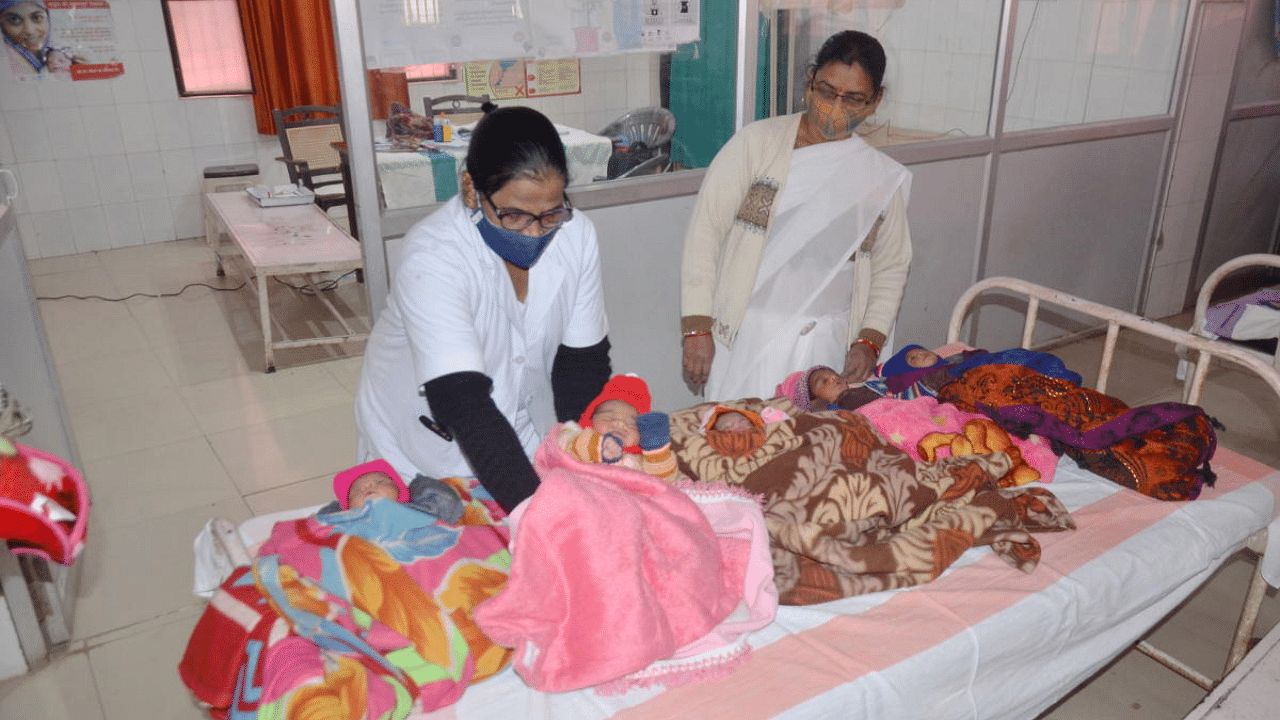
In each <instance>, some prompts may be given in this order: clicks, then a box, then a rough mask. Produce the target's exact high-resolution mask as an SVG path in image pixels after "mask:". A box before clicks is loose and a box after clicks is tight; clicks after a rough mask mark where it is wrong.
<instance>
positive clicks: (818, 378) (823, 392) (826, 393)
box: [809, 369, 849, 409]
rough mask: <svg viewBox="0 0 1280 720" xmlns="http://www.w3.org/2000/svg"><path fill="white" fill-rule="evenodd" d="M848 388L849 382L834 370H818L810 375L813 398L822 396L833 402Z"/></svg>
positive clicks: (810, 392) (810, 388) (810, 389)
mask: <svg viewBox="0 0 1280 720" xmlns="http://www.w3.org/2000/svg"><path fill="white" fill-rule="evenodd" d="M848 389H849V384H848V383H846V382H845V381H844V379H843V378H841V377H840V374H839V373H837V372H835V371H834V370H826V369H823V370H817V371H815V372H814V373H813V374H812V375H810V376H809V397H811V398H815V399H818V398H820V399H822V400H826V401H827V402H829V403H833V402H835V401H836V398H838V397H840V393H842V392H844V391H845V390H848ZM817 409H821V408H817Z"/></svg>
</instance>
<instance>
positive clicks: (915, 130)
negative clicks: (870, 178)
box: [757, 0, 1004, 145]
mask: <svg viewBox="0 0 1280 720" xmlns="http://www.w3.org/2000/svg"><path fill="white" fill-rule="evenodd" d="M1003 6H1004V3H1003V2H1001V0H836V1H835V2H830V3H824V4H821V5H819V4H815V3H810V2H806V1H804V0H761V3H760V10H761V37H762V42H761V47H760V50H759V54H758V61H759V65H760V72H759V77H760V81H759V83H760V84H759V87H758V89H757V116H758V117H765V116H772V115H782V114H786V113H791V112H797V111H799V110H801V109H802V108H803V102H804V90H805V82H806V81H807V76H808V71H809V66H810V64H811V63H812V62H813V59H814V58H815V57H816V55H817V53H818V49H819V48H820V47H821V45H822V43H823V41H824V40H826V39H827V38H828V37H829V36H831V35H832V34H834V33H836V32H838V31H841V30H861V31H863V32H866V33H869V34H871V35H873V36H875V37H876V38H877V39H879V40H880V42H881V44H883V45H884V49H885V54H886V55H887V56H888V67H887V68H886V71H885V80H884V86H885V97H884V100H883V101H882V102H881V103H880V107H879V108H878V109H877V111H876V114H875V115H873V116H872V117H871V118H870V119H869V120H868V121H867V122H865V123H863V125H862V127H861V128H859V133H865V135H866V137H867V139H868V141H869V142H872V143H873V144H878V145H889V144H900V143H908V142H917V141H920V140H931V139H938V138H944V137H969V136H982V135H986V134H987V127H988V124H989V122H988V121H989V118H990V109H991V87H992V78H993V75H994V68H995V61H996V57H995V55H996V48H997V46H998V41H999V35H1000V24H1001V17H1002V13H1003Z"/></svg>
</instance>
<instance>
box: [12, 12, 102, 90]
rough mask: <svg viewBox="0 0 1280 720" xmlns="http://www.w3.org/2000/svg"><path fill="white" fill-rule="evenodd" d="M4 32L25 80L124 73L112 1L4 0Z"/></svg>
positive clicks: (16, 67)
mask: <svg viewBox="0 0 1280 720" xmlns="http://www.w3.org/2000/svg"><path fill="white" fill-rule="evenodd" d="M0 32H3V35H4V50H5V55H6V56H8V58H9V68H10V71H11V72H12V73H13V76H14V77H15V78H17V79H19V80H40V79H43V78H45V77H48V78H61V79H69V80H101V79H103V78H112V77H116V76H117V75H121V74H123V73H124V63H122V62H120V59H119V53H118V49H117V47H116V37H115V23H114V22H112V19H111V5H110V3H108V2H107V0H0Z"/></svg>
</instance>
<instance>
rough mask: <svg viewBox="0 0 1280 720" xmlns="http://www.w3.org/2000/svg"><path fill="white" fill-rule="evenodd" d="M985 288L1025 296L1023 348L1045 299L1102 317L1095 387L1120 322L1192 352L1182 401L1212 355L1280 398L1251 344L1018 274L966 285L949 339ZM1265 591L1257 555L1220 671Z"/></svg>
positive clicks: (1247, 632)
mask: <svg viewBox="0 0 1280 720" xmlns="http://www.w3.org/2000/svg"><path fill="white" fill-rule="evenodd" d="M1246 264H1248V263H1246ZM1235 267H1238V266H1235ZM1223 275H1225V272H1224V273H1223ZM1218 277H1220V276H1218V275H1215V281H1216V279H1217V278H1218ZM989 291H1001V292H1003V293H1004V294H1005V295H1006V296H1007V295H1008V294H1010V293H1012V294H1014V295H1019V296H1025V297H1026V299H1027V309H1026V316H1025V318H1024V322H1023V326H1022V344H1021V347H1022V348H1024V349H1030V346H1031V338H1032V332H1033V331H1034V330H1035V326H1036V322H1037V319H1038V315H1039V312H1040V305H1041V304H1042V303H1049V304H1051V305H1056V306H1058V307H1061V308H1065V309H1068V310H1072V311H1074V312H1077V313H1080V314H1083V315H1087V316H1090V317H1093V318H1097V319H1099V320H1103V321H1105V322H1106V325H1107V337H1106V342H1105V344H1104V345H1103V349H1102V360H1101V362H1100V364H1099V367H1098V381H1097V382H1096V383H1095V388H1096V389H1097V390H1098V392H1104V393H1105V392H1106V391H1107V378H1108V376H1109V375H1110V373H1111V363H1112V360H1113V359H1114V357H1115V347H1116V338H1117V337H1118V335H1119V333H1120V328H1122V327H1123V328H1128V329H1130V330H1134V331H1137V332H1139V333H1142V334H1143V335H1146V336H1148V337H1153V338H1160V339H1162V340H1166V341H1168V342H1169V343H1172V344H1173V346H1174V347H1173V349H1174V352H1175V353H1178V354H1179V355H1183V356H1188V355H1189V356H1191V359H1189V360H1186V362H1189V363H1190V364H1191V365H1192V366H1193V371H1192V372H1191V373H1190V374H1189V375H1188V376H1187V379H1186V381H1185V382H1184V384H1183V388H1182V401H1183V402H1185V403H1191V404H1196V403H1198V402H1199V400H1200V393H1201V391H1202V390H1203V387H1204V378H1205V375H1206V373H1208V371H1209V365H1210V363H1211V361H1212V360H1213V359H1214V358H1218V359H1221V360H1226V361H1229V362H1232V363H1235V364H1237V365H1240V366H1242V367H1244V368H1246V369H1248V370H1251V371H1253V372H1254V373H1255V374H1256V375H1258V376H1259V377H1260V378H1262V379H1263V381H1265V382H1266V383H1267V385H1269V386H1270V387H1271V389H1272V390H1273V391H1274V392H1275V393H1276V398H1277V400H1278V401H1280V368H1275V367H1272V366H1271V365H1269V364H1268V363H1266V362H1264V361H1263V360H1261V359H1260V358H1259V357H1258V356H1257V355H1256V354H1254V353H1253V352H1252V351H1250V350H1246V349H1243V348H1240V347H1235V346H1233V345H1229V344H1227V343H1224V342H1222V341H1219V340H1211V339H1208V338H1205V337H1201V336H1199V335H1196V334H1194V333H1192V332H1190V331H1187V330H1180V329H1178V328H1174V327H1170V326H1168V325H1163V324H1161V323H1158V322H1155V321H1153V320H1148V319H1147V318H1144V317H1141V316H1139V315H1134V314H1133V313H1131V312H1125V311H1124V310H1118V309H1116V308H1113V307H1108V306H1106V305H1102V304H1099V303H1096V302H1092V301H1089V300H1085V299H1083V298H1079V297H1076V296H1074V295H1070V294H1068V293H1064V292H1060V291H1058V290H1053V289H1051V288H1047V287H1044V286H1043V285H1037V284H1035V283H1031V282H1027V281H1025V280H1018V279H1017V278H1011V277H991V278H987V279H985V280H980V281H979V282H977V283H975V284H974V285H972V286H971V287H970V288H969V289H968V290H966V291H965V292H964V293H963V294H962V295H961V296H960V299H959V300H957V301H956V307H955V310H953V311H952V313H951V324H950V326H949V327H948V329H947V342H948V343H954V342H959V341H960V328H961V326H962V325H963V324H964V321H965V318H966V317H967V316H968V315H969V312H970V310H971V307H972V305H973V303H974V301H975V300H977V299H978V297H979V296H981V295H982V294H983V293H986V292H989ZM1202 295H1203V294H1202ZM1202 299H1203V298H1202ZM1197 318H1198V319H1203V312H1202V309H1201V308H1199V307H1197ZM1266 546H1267V529H1266V528H1263V529H1262V530H1259V531H1258V532H1256V533H1254V534H1253V535H1251V536H1250V537H1249V539H1248V540H1246V541H1245V544H1244V547H1246V548H1248V549H1249V550H1252V551H1253V552H1255V553H1258V554H1259V555H1262V554H1264V553H1265V552H1266V549H1267V547H1266ZM1265 591H1266V581H1265V580H1264V579H1263V578H1262V563H1261V560H1259V562H1258V564H1257V565H1256V566H1255V567H1254V570H1253V573H1252V577H1251V578H1250V580H1249V588H1248V589H1247V590H1246V591H1245V601H1244V607H1243V608H1242V610H1241V613H1240V619H1239V620H1238V621H1237V624H1236V630H1235V633H1234V635H1233V636H1232V640H1231V648H1230V650H1229V651H1228V654H1227V663H1226V667H1225V669H1224V675H1225V674H1226V673H1229V672H1231V670H1232V669H1234V668H1235V667H1236V665H1238V664H1239V663H1240V661H1241V659H1243V658H1244V655H1245V652H1246V651H1247V650H1248V648H1249V642H1250V639H1251V638H1252V636H1253V630H1254V628H1255V627H1256V625H1257V620H1258V611H1259V609H1260V607H1261V605H1262V598H1263V594H1264V592H1265ZM1134 647H1135V648H1136V649H1137V650H1139V651H1141V652H1142V653H1144V654H1146V655H1148V656H1150V657H1151V658H1152V659H1153V660H1155V661H1157V662H1159V663H1160V664H1162V665H1164V666H1165V667H1167V668H1169V669H1171V670H1173V671H1174V672H1176V673H1178V674H1179V675H1182V676H1183V677H1185V678H1187V679H1188V680H1190V681H1191V682H1193V683H1195V684H1197V685H1199V686H1200V687H1202V688H1204V689H1206V690H1210V689H1212V688H1213V687H1214V686H1215V685H1216V684H1217V681H1216V680H1214V679H1213V678H1210V677H1208V676H1207V675H1205V674H1204V673H1202V672H1200V671H1199V670H1197V669H1195V668H1194V667H1192V666H1191V665H1190V664H1189V663H1187V662H1185V661H1183V660H1181V659H1179V658H1176V657H1174V656H1172V655H1170V654H1169V653H1168V652H1165V651H1164V650H1161V649H1160V648H1157V647H1155V646H1154V645H1152V644H1151V642H1150V641H1148V640H1145V639H1144V640H1141V641H1139V642H1138V643H1137V644H1136V645H1135V646H1134Z"/></svg>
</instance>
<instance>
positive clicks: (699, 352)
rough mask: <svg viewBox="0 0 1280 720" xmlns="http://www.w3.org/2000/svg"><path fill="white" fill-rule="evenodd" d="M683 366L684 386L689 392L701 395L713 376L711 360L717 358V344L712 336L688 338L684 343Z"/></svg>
mask: <svg viewBox="0 0 1280 720" xmlns="http://www.w3.org/2000/svg"><path fill="white" fill-rule="evenodd" d="M683 347H684V350H683V354H682V358H681V366H682V367H683V368H684V384H685V385H688V386H689V392H691V393H693V394H694V395H701V394H702V389H703V388H704V387H706V385H707V376H708V375H710V374H711V360H712V359H713V358H715V356H716V342H715V340H713V339H712V337H711V335H710V334H707V335H694V336H691V337H686V338H685V339H684V343H683Z"/></svg>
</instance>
